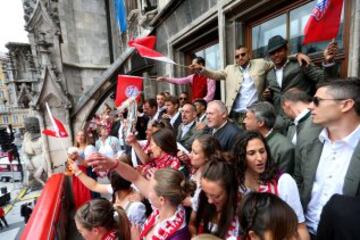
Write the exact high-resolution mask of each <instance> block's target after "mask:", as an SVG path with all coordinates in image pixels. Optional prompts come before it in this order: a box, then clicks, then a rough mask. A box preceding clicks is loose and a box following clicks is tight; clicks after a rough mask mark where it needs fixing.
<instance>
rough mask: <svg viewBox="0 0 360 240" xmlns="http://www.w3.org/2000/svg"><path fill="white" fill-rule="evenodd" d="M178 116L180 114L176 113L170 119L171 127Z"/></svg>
mask: <svg viewBox="0 0 360 240" xmlns="http://www.w3.org/2000/svg"><path fill="white" fill-rule="evenodd" d="M179 114H180V112H176V113H175V115H174V116H172V117H171V118H170V124H171V126H174V123H175V121H176V119H177V118H178V117H179Z"/></svg>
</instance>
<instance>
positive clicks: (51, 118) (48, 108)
mask: <svg viewBox="0 0 360 240" xmlns="http://www.w3.org/2000/svg"><path fill="white" fill-rule="evenodd" d="M45 106H46V109H47V112H48V114H49V118H50V121H51V123H52V124H53V127H56V123H55V120H54V118H53V115H52V113H51V110H50V107H49V104H48V103H47V102H45ZM57 132H59V131H58V129H57ZM60 144H61V147H62V150H64V152H65V155H66V156H67V150H66V149H65V145H64V143H63V141H62V140H61V141H60Z"/></svg>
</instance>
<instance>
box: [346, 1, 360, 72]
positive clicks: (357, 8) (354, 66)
mask: <svg viewBox="0 0 360 240" xmlns="http://www.w3.org/2000/svg"><path fill="white" fill-rule="evenodd" d="M349 2H350V1H349ZM349 38H350V39H349V41H350V42H349V56H348V58H349V65H348V76H352V77H359V76H360V69H359V64H360V0H352V1H351V22H350V34H349Z"/></svg>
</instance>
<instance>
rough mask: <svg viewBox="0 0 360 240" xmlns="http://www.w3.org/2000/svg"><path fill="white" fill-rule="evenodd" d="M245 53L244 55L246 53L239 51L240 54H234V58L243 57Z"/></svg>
mask: <svg viewBox="0 0 360 240" xmlns="http://www.w3.org/2000/svg"><path fill="white" fill-rule="evenodd" d="M245 55H246V53H240V54H237V55H235V58H239V57H240V56H242V57H245Z"/></svg>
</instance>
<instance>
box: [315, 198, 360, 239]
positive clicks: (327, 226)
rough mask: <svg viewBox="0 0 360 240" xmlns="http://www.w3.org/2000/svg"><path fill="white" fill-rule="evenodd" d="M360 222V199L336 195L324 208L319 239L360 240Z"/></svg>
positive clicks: (319, 228)
mask: <svg viewBox="0 0 360 240" xmlns="http://www.w3.org/2000/svg"><path fill="white" fill-rule="evenodd" d="M359 222H360V197H349V196H343V195H339V194H335V195H334V196H332V197H331V198H330V200H329V201H328V202H327V204H326V205H325V206H324V208H323V211H322V213H321V218H320V223H319V227H318V232H317V239H318V240H353V239H359V238H360V228H359Z"/></svg>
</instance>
